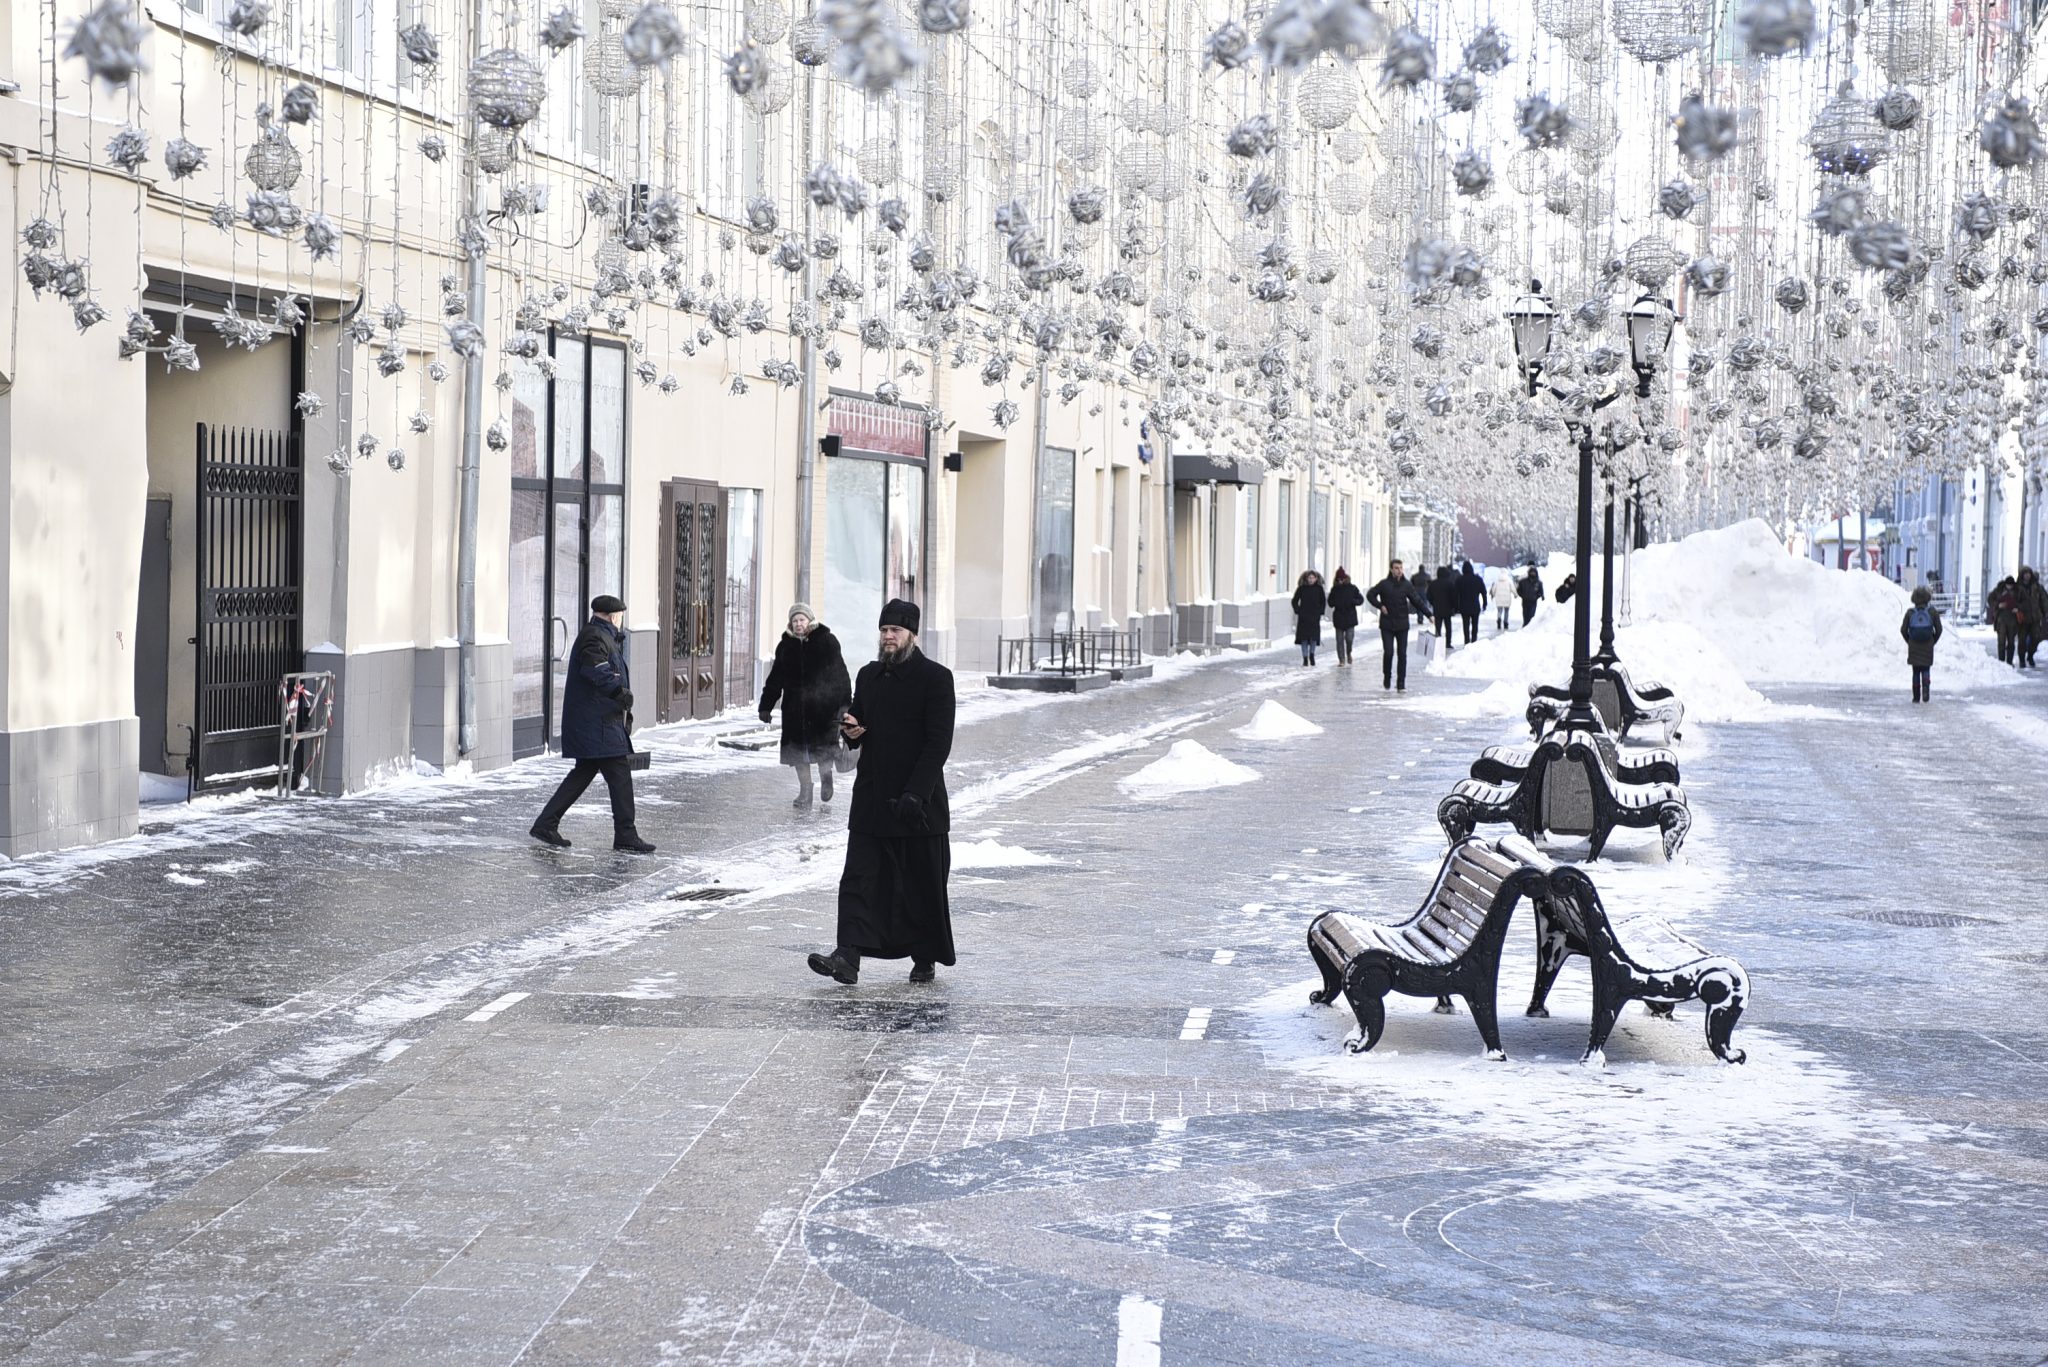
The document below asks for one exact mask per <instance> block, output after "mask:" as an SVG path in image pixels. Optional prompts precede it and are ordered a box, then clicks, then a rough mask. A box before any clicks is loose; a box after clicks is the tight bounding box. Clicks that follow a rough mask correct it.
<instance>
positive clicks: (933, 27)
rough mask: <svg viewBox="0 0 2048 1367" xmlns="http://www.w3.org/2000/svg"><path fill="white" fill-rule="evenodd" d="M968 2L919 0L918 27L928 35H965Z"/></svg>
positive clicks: (967, 19) (958, 0)
mask: <svg viewBox="0 0 2048 1367" xmlns="http://www.w3.org/2000/svg"><path fill="white" fill-rule="evenodd" d="M968 21H969V15H968V0H918V5H917V26H918V27H919V28H921V29H923V30H924V31H925V32H926V33H964V32H966V30H967V24H968Z"/></svg>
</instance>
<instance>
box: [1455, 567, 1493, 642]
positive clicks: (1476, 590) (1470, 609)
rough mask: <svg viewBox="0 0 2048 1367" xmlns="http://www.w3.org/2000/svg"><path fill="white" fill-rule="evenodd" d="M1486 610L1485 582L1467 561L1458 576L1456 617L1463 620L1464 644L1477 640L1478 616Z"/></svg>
mask: <svg viewBox="0 0 2048 1367" xmlns="http://www.w3.org/2000/svg"><path fill="white" fill-rule="evenodd" d="M1485 610H1486V581H1485V580H1484V579H1482V578H1480V577H1479V571H1477V570H1475V569H1473V568H1472V562H1471V561H1470V560H1467V561H1466V562H1465V568H1464V569H1463V570H1461V571H1460V572H1459V574H1458V616H1460V617H1462V618H1464V619H1465V644H1466V645H1468V646H1469V645H1471V644H1472V643H1473V642H1474V641H1476V640H1478V639H1479V614H1480V613H1482V612H1484V611H1485Z"/></svg>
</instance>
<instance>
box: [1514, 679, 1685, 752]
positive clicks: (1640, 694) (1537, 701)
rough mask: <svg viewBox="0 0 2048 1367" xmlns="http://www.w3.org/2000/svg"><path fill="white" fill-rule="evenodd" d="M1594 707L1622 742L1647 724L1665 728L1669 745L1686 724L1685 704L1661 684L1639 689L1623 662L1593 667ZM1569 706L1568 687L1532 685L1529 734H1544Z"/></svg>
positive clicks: (1528, 716)
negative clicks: (1544, 730)
mask: <svg viewBox="0 0 2048 1367" xmlns="http://www.w3.org/2000/svg"><path fill="white" fill-rule="evenodd" d="M1610 695H1611V696H1610ZM1593 705H1594V707H1595V709H1596V710H1597V711H1598V712H1599V713H1600V715H1601V718H1602V720H1604V721H1606V722H1607V724H1608V726H1609V727H1610V728H1611V729H1612V730H1613V731H1614V733H1615V734H1616V735H1617V736H1619V737H1621V738H1623V739H1627V737H1628V734H1629V732H1630V731H1632V730H1634V729H1635V728H1636V727H1637V726H1640V725H1642V724H1644V723H1646V722H1648V723H1653V724H1656V725H1660V726H1662V727H1663V728H1664V742H1665V744H1667V745H1668V744H1670V743H1671V742H1672V741H1674V740H1677V739H1678V734H1679V728H1680V727H1681V726H1683V725H1684V723H1685V704H1684V703H1682V702H1680V701H1679V700H1678V698H1677V696H1676V695H1675V694H1673V693H1672V691H1671V690H1670V689H1668V688H1666V687H1664V686H1663V685H1662V684H1648V685H1645V686H1644V687H1643V688H1641V689H1638V688H1636V687H1635V686H1634V684H1633V683H1632V682H1631V681H1630V679H1629V675H1628V667H1627V666H1626V665H1623V664H1622V663H1621V662H1620V661H1616V662H1614V663H1613V664H1595V665H1594V666H1593ZM1570 706H1571V690H1570V689H1569V688H1556V687H1553V686H1552V685H1550V684H1530V685H1529V710H1528V711H1527V712H1526V713H1525V714H1524V717H1525V719H1526V720H1527V721H1528V723H1529V734H1530V735H1531V736H1540V735H1542V734H1543V728H1544V727H1545V726H1548V725H1549V724H1550V723H1552V722H1555V721H1557V720H1558V719H1559V718H1561V717H1563V716H1564V714H1565V711H1566V710H1567V709H1568V708H1569V707H1570ZM1610 713H1612V715H1609V714H1610Z"/></svg>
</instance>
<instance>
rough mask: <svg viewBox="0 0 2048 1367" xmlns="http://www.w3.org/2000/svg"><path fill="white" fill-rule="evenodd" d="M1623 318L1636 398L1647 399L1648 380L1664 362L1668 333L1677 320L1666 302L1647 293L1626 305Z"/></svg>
mask: <svg viewBox="0 0 2048 1367" xmlns="http://www.w3.org/2000/svg"><path fill="white" fill-rule="evenodd" d="M1622 316H1623V318H1624V320H1625V321H1626V322H1627V324H1628V357H1629V364H1630V365H1632V366H1633V367H1634V368H1635V372H1636V396H1637V397H1638V398H1648V397H1649V396H1650V378H1651V377H1652V376H1653V375H1655V374H1656V373H1657V367H1658V366H1660V365H1662V364H1663V363H1664V353H1665V352H1666V351H1667V350H1669V349H1670V347H1671V330H1672V329H1673V328H1674V327H1676V326H1677V324H1678V321H1679V318H1678V315H1677V313H1675V312H1674V311H1673V310H1672V308H1671V305H1670V303H1669V302H1668V301H1667V300H1663V299H1656V298H1652V297H1651V296H1650V295H1647V294H1645V295H1643V296H1642V297H1641V298H1639V299H1637V300H1636V301H1635V303H1633V304H1631V305H1629V310H1628V312H1627V313H1626V314H1624V315H1622Z"/></svg>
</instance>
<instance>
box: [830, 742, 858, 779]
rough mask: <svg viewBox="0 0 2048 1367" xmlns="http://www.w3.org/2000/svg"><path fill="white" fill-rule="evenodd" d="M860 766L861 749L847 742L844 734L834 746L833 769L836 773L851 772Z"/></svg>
mask: <svg viewBox="0 0 2048 1367" xmlns="http://www.w3.org/2000/svg"><path fill="white" fill-rule="evenodd" d="M858 768H860V751H858V750H856V749H854V748H853V747H852V746H851V745H848V744H847V743H846V737H845V736H844V735H843V734H842V735H841V736H840V737H839V740H838V743H837V744H836V745H834V746H833V747H832V769H833V771H834V772H835V773H841V774H850V773H852V772H853V771H854V770H856V769H858Z"/></svg>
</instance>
